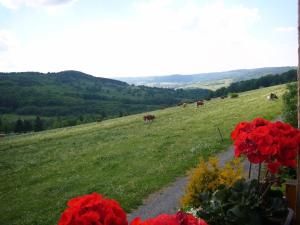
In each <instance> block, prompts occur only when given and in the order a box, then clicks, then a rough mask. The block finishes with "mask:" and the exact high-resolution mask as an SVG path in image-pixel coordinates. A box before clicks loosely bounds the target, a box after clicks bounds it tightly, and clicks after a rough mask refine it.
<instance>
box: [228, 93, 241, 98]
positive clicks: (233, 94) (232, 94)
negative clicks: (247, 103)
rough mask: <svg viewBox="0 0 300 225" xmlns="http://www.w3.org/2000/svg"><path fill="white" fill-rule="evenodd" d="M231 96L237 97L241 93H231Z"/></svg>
mask: <svg viewBox="0 0 300 225" xmlns="http://www.w3.org/2000/svg"><path fill="white" fill-rule="evenodd" d="M229 96H230V98H237V97H239V95H238V94H237V93H230V94H229Z"/></svg>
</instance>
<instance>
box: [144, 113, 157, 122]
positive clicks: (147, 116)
mask: <svg viewBox="0 0 300 225" xmlns="http://www.w3.org/2000/svg"><path fill="white" fill-rule="evenodd" d="M154 119H155V116H154V115H150V114H148V115H144V121H145V122H152V121H153V120H154Z"/></svg>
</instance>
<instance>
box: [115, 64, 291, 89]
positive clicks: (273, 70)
mask: <svg viewBox="0 0 300 225" xmlns="http://www.w3.org/2000/svg"><path fill="white" fill-rule="evenodd" d="M292 69H296V67H289V66H287V67H264V68H255V69H240V70H231V71H225V72H213V73H199V74H192V75H180V74H176V75H167V76H150V77H125V78H122V77H119V78H117V79H118V80H121V81H125V82H127V83H129V84H136V85H147V86H151V87H169V88H191V87H192V88H195V87H198V88H204V89H212V90H215V89H217V88H220V87H223V86H228V85H229V84H230V83H232V82H236V81H241V80H248V79H253V78H258V77H261V76H264V75H268V74H281V73H284V72H287V71H289V70H292Z"/></svg>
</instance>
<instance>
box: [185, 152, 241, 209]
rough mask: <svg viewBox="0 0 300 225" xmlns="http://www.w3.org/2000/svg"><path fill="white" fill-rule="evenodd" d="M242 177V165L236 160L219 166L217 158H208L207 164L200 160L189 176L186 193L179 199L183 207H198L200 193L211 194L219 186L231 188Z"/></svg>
mask: <svg viewBox="0 0 300 225" xmlns="http://www.w3.org/2000/svg"><path fill="white" fill-rule="evenodd" d="M241 176H242V165H241V162H240V161H239V160H238V159H234V160H232V161H229V162H227V163H226V164H225V166H224V167H223V168H221V167H220V166H219V160H218V159H217V158H210V159H209V160H208V162H205V161H204V160H203V159H201V160H200V163H199V165H198V166H197V167H196V168H195V169H194V170H193V172H192V173H191V175H190V178H189V182H188V185H187V189H186V193H185V195H184V196H183V198H182V199H181V204H182V206H183V207H188V206H193V207H198V206H199V205H200V203H201V202H200V200H199V195H200V193H202V192H213V191H215V190H217V189H218V188H219V187H220V186H221V185H225V186H231V185H233V184H234V182H235V181H236V180H238V179H240V178H241Z"/></svg>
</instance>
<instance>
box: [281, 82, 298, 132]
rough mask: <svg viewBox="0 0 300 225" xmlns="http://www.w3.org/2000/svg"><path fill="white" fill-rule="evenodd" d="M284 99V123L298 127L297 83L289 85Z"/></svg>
mask: <svg viewBox="0 0 300 225" xmlns="http://www.w3.org/2000/svg"><path fill="white" fill-rule="evenodd" d="M282 98H283V110H282V112H283V118H284V121H285V122H287V123H289V124H291V125H292V126H294V127H297V83H291V84H287V91H286V92H285V93H284V95H283V96H282Z"/></svg>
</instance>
